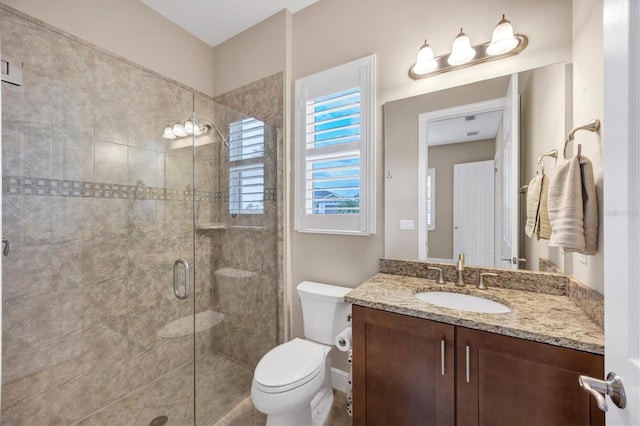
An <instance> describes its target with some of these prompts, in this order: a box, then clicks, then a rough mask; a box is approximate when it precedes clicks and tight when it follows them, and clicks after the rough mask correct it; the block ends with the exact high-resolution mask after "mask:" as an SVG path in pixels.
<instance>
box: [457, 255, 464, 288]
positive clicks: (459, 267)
mask: <svg viewBox="0 0 640 426" xmlns="http://www.w3.org/2000/svg"><path fill="white" fill-rule="evenodd" d="M463 272H464V254H463V253H460V256H459V257H458V263H456V285H457V286H458V287H464V276H463V275H462V274H463Z"/></svg>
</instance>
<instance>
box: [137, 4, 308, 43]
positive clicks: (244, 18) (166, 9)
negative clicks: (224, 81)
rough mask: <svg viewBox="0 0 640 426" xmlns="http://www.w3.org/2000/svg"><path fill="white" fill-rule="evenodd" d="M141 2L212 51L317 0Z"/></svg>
mask: <svg viewBox="0 0 640 426" xmlns="http://www.w3.org/2000/svg"><path fill="white" fill-rule="evenodd" d="M141 1H142V2H143V3H144V4H146V5H147V6H149V7H150V8H152V9H154V10H155V11H156V12H158V13H159V14H161V15H162V16H164V17H165V18H167V19H169V20H170V21H173V22H174V23H175V24H177V25H179V26H180V27H182V28H183V29H185V30H187V31H188V32H190V33H191V34H193V35H194V36H196V37H198V38H199V39H200V40H202V41H204V42H205V43H207V44H208V45H210V46H212V47H213V46H216V45H218V44H220V43H222V42H223V41H225V40H228V39H230V38H231V37H233V36H235V35H236V34H239V33H241V32H242V31H244V30H246V29H247V28H251V27H252V26H254V25H255V24H257V23H258V22H261V21H263V20H265V19H266V18H268V17H270V16H272V15H274V14H275V13H277V12H279V11H281V10H282V9H285V8H286V9H289V11H291V13H295V12H297V11H299V10H300V9H304V8H305V7H307V6H310V5H311V4H313V3H315V2H316V1H318V0H141Z"/></svg>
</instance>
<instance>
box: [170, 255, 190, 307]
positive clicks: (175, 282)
mask: <svg viewBox="0 0 640 426" xmlns="http://www.w3.org/2000/svg"><path fill="white" fill-rule="evenodd" d="M180 264H183V265H184V293H180V290H179V289H178V265H180ZM173 294H175V295H176V297H177V298H178V299H180V300H183V299H186V298H187V297H189V262H187V261H186V260H184V259H178V260H176V261H175V262H173Z"/></svg>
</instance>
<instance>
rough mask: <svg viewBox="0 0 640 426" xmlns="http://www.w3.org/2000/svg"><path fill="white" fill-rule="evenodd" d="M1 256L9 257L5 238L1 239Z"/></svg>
mask: <svg viewBox="0 0 640 426" xmlns="http://www.w3.org/2000/svg"><path fill="white" fill-rule="evenodd" d="M2 254H3V255H4V256H9V240H8V239H7V238H2Z"/></svg>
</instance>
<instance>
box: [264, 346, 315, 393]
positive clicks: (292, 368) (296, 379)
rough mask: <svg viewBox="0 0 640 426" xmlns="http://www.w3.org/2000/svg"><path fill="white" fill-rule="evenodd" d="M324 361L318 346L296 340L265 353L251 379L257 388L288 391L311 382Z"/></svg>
mask: <svg viewBox="0 0 640 426" xmlns="http://www.w3.org/2000/svg"><path fill="white" fill-rule="evenodd" d="M324 360H325V351H324V349H323V347H322V346H320V345H318V344H317V343H312V342H307V341H306V340H302V339H297V338H296V339H293V340H291V341H289V342H287V343H284V344H282V345H279V346H276V347H275V348H273V349H271V350H270V351H269V352H267V353H266V355H265V356H263V357H262V359H261V360H260V362H259V363H258V365H257V366H256V370H255V372H254V379H255V381H256V382H257V383H259V384H260V385H262V386H261V387H268V388H278V391H284V390H287V389H292V388H295V387H297V386H299V385H302V384H304V383H306V382H308V381H309V380H311V379H313V378H314V377H315V376H316V375H317V374H318V373H319V372H320V371H321V370H322V368H323V366H324ZM285 387H286V389H282V388H285ZM274 390H275V389H274Z"/></svg>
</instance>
